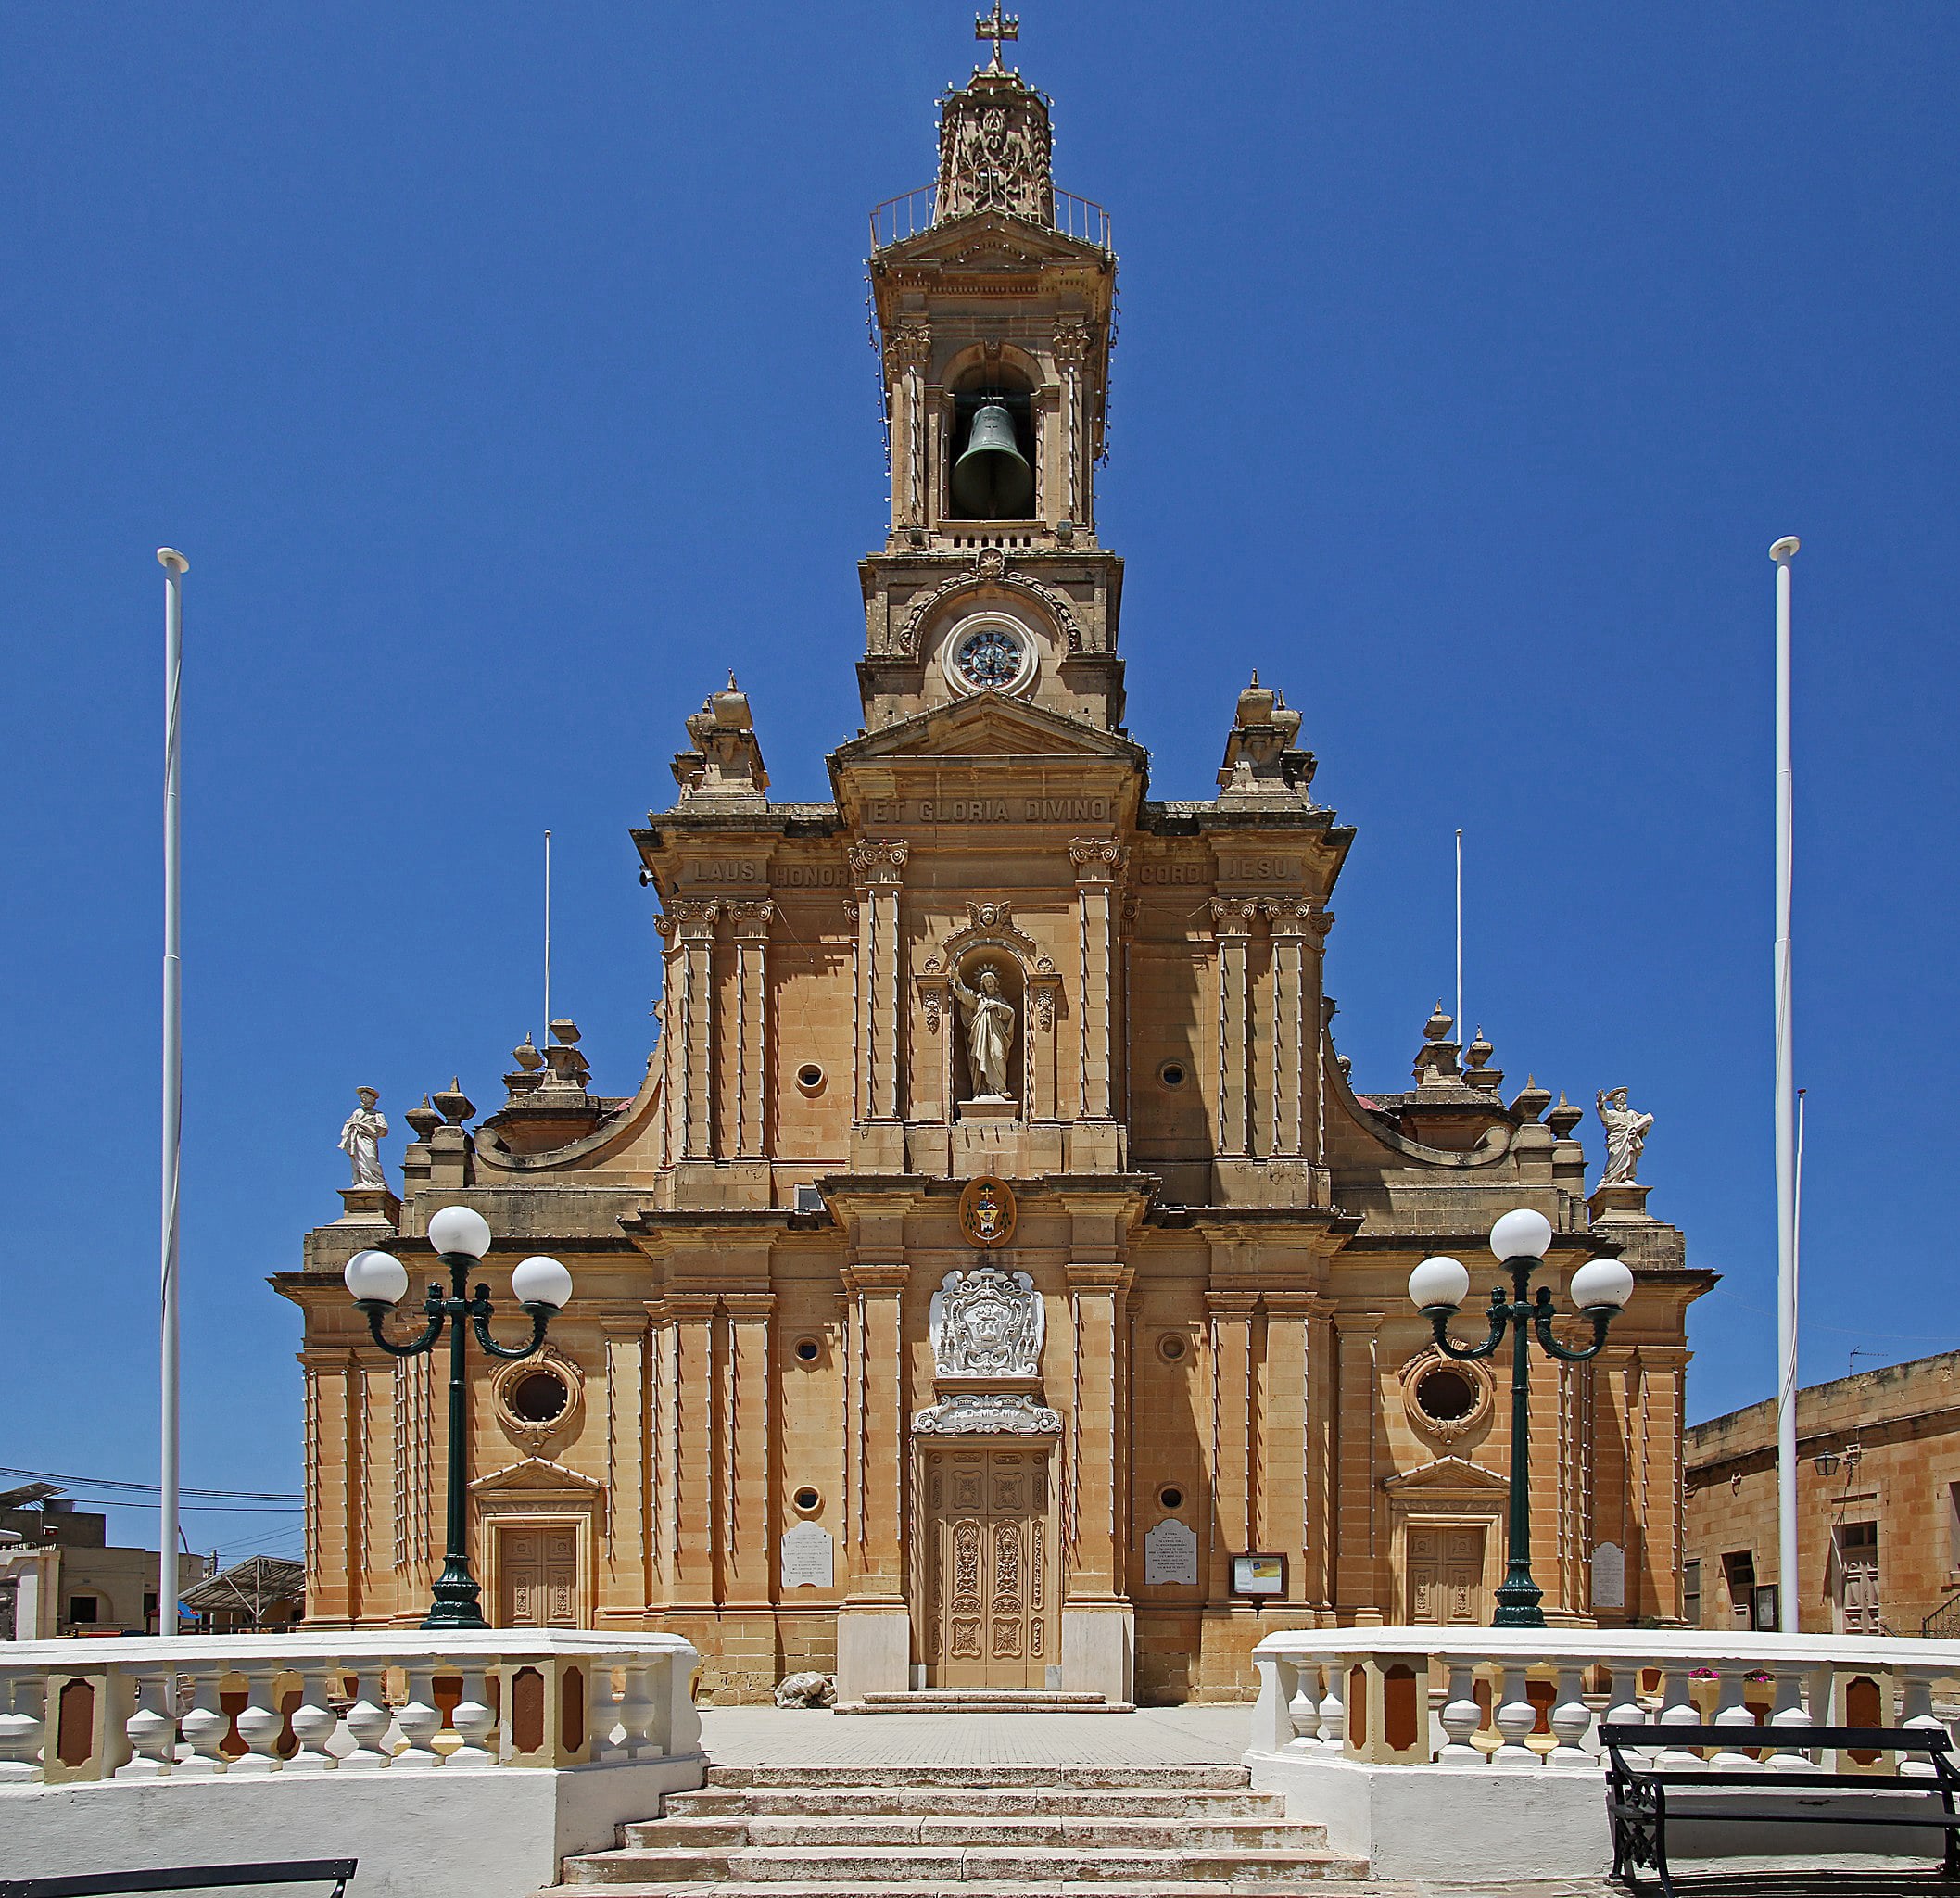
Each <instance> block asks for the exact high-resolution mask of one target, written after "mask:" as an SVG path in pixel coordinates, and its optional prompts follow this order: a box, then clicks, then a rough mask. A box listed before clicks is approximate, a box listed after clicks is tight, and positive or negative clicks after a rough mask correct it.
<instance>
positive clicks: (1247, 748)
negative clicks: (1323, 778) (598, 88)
mask: <svg viewBox="0 0 1960 1898" xmlns="http://www.w3.org/2000/svg"><path fill="white" fill-rule="evenodd" d="M1299 736H1300V715H1299V714H1298V713H1297V712H1295V711H1293V710H1291V709H1290V708H1289V707H1288V706H1287V703H1286V695H1285V694H1284V693H1283V692H1281V691H1278V690H1274V689H1273V688H1272V687H1271V686H1262V685H1261V684H1260V683H1259V676H1258V673H1256V672H1255V673H1254V674H1253V675H1252V683H1251V684H1250V685H1248V686H1247V687H1246V690H1244V691H1242V692H1241V693H1240V694H1239V702H1238V705H1237V707H1236V708H1235V710H1234V714H1233V727H1232V730H1231V733H1230V735H1229V736H1228V737H1227V738H1226V740H1225V762H1224V763H1223V764H1222V765H1221V766H1220V767H1219V791H1220V795H1221V796H1224V797H1239V796H1252V797H1284V798H1289V799H1292V800H1294V801H1296V802H1297V803H1307V804H1310V803H1312V802H1313V800H1312V799H1311V798H1310V797H1309V795H1308V791H1307V787H1308V786H1309V784H1311V783H1312V782H1313V774H1314V770H1315V766H1316V762H1317V761H1316V760H1315V758H1314V755H1313V753H1311V752H1303V751H1302V750H1301V749H1300V748H1299Z"/></svg>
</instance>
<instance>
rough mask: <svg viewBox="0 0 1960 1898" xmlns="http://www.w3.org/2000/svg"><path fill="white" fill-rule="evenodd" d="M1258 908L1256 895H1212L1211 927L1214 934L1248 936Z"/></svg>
mask: <svg viewBox="0 0 1960 1898" xmlns="http://www.w3.org/2000/svg"><path fill="white" fill-rule="evenodd" d="M1259 909H1260V904H1259V899H1258V897H1257V896H1214V897H1213V898H1212V899H1211V929H1212V933H1213V934H1214V935H1220V936H1249V935H1250V934H1251V933H1252V925H1253V921H1254V919H1255V918H1256V917H1258V913H1259Z"/></svg>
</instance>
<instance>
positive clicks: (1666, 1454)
mask: <svg viewBox="0 0 1960 1898" xmlns="http://www.w3.org/2000/svg"><path fill="white" fill-rule="evenodd" d="M1639 1362H1640V1370H1641V1379H1640V1388H1641V1399H1642V1400H1641V1404H1640V1461H1641V1463H1642V1466H1643V1468H1644V1471H1645V1474H1646V1481H1645V1483H1644V1484H1643V1486H1642V1487H1643V1489H1644V1491H1645V1494H1644V1496H1643V1498H1642V1503H1641V1509H1640V1526H1639V1540H1638V1543H1636V1544H1635V1545H1634V1546H1633V1547H1632V1548H1630V1549H1628V1550H1627V1551H1626V1574H1627V1596H1626V1612H1627V1613H1628V1614H1629V1615H1656V1616H1663V1617H1664V1616H1671V1615H1676V1614H1679V1613H1680V1612H1681V1603H1680V1599H1679V1596H1680V1586H1681V1583H1680V1577H1681V1535H1682V1527H1681V1512H1682V1492H1681V1423H1682V1418H1681V1409H1682V1406H1681V1386H1682V1381H1683V1377H1684V1375H1685V1373H1686V1372H1687V1369H1688V1353H1687V1352H1686V1351H1684V1350H1682V1349H1681V1348H1679V1347H1677V1346H1668V1345H1642V1346H1641V1347H1640V1348H1639ZM1785 1592H1786V1590H1785V1587H1784V1583H1783V1578H1782V1576H1781V1575H1778V1576H1777V1599H1778V1603H1779V1606H1780V1604H1781V1600H1782V1596H1783V1594H1784V1593H1785ZM1796 1607H1797V1604H1796V1603H1795V1601H1792V1602H1791V1604H1790V1606H1789V1608H1788V1609H1787V1610H1785V1611H1784V1612H1783V1614H1782V1620H1783V1625H1784V1626H1786V1627H1789V1626H1792V1625H1793V1621H1794V1616H1795V1613H1796Z"/></svg>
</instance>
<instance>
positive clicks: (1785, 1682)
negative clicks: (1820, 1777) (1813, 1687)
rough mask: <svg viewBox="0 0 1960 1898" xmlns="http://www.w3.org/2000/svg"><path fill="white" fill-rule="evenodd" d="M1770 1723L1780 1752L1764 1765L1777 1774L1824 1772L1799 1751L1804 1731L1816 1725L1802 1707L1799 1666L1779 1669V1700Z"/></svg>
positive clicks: (1773, 1705)
mask: <svg viewBox="0 0 1960 1898" xmlns="http://www.w3.org/2000/svg"><path fill="white" fill-rule="evenodd" d="M1769 1724H1770V1726H1771V1727H1774V1728H1775V1729H1776V1735H1777V1750H1776V1752H1773V1753H1771V1754H1770V1756H1769V1758H1768V1759H1767V1760H1766V1761H1765V1762H1764V1765H1767V1766H1768V1767H1769V1769H1770V1770H1771V1771H1772V1772H1775V1773H1816V1772H1821V1771H1822V1770H1823V1769H1822V1768H1821V1767H1820V1766H1819V1765H1817V1763H1816V1762H1815V1760H1814V1759H1811V1758H1809V1757H1807V1756H1806V1755H1805V1754H1804V1753H1803V1752H1801V1751H1799V1749H1801V1748H1802V1744H1803V1742H1802V1740H1801V1739H1800V1738H1799V1737H1798V1736H1799V1734H1800V1733H1801V1731H1802V1728H1804V1727H1812V1726H1815V1724H1816V1723H1815V1721H1814V1720H1813V1719H1812V1717H1811V1715H1810V1712H1809V1710H1808V1709H1807V1708H1806V1707H1805V1706H1804V1704H1803V1673H1802V1669H1801V1668H1797V1667H1779V1668H1778V1669H1777V1683H1776V1698H1775V1700H1774V1701H1773V1702H1772V1703H1771V1706H1770V1715H1769Z"/></svg>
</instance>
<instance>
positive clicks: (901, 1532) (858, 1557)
mask: <svg viewBox="0 0 1960 1898" xmlns="http://www.w3.org/2000/svg"><path fill="white" fill-rule="evenodd" d="M910 1275H911V1274H910V1270H909V1268H908V1267H907V1266H906V1265H905V1263H904V1259H901V1258H898V1257H886V1258H879V1259H864V1258H860V1259H857V1260H855V1261H854V1263H852V1264H851V1265H849V1266H847V1267H846V1268H845V1271H844V1289H845V1292H846V1294H847V1296H848V1297H849V1298H850V1300H851V1321H850V1357H849V1362H848V1363H847V1364H846V1366H845V1375H846V1381H847V1395H846V1400H845V1401H846V1409H847V1412H848V1415H847V1428H848V1430H849V1433H850V1438H851V1441H850V1446H849V1450H850V1453H849V1456H848V1458H847V1460H846V1495H845V1499H844V1500H845V1534H844V1568H845V1591H846V1592H845V1596H844V1600H843V1601H841V1603H840V1604H839V1606H838V1613H837V1691H838V1697H839V1698H840V1699H841V1700H857V1699H860V1698H862V1696H864V1695H865V1694H867V1693H902V1692H904V1689H906V1687H907V1686H909V1684H910V1662H911V1652H912V1648H911V1642H912V1615H911V1609H910V1605H909V1603H908V1602H907V1601H906V1598H905V1575H904V1537H905V1525H906V1520H907V1512H906V1509H905V1493H906V1487H907V1486H906V1474H907V1472H906V1458H905V1448H906V1437H905V1428H906V1400H907V1394H906V1388H905V1367H904V1332H903V1327H902V1324H901V1310H902V1306H903V1302H904V1290H905V1283H906V1280H907V1279H908V1278H909V1277H910Z"/></svg>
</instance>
